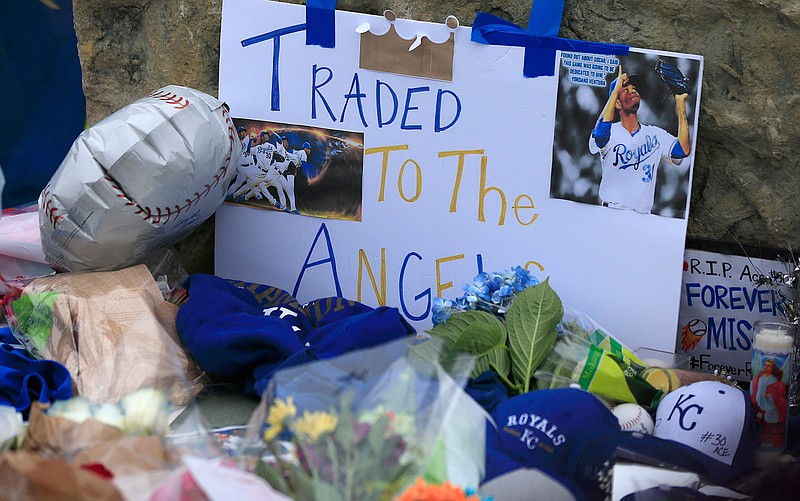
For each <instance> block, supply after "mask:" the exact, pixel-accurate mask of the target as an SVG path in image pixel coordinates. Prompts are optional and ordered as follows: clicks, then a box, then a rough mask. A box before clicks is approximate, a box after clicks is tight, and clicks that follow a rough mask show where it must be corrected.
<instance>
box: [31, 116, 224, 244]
mask: <svg viewBox="0 0 800 501" xmlns="http://www.w3.org/2000/svg"><path fill="white" fill-rule="evenodd" d="M186 103H187V104H188V103H189V101H188V100H187V101H186ZM221 108H222V115H223V116H224V117H225V123H226V124H227V125H228V155H227V156H226V157H225V159H224V160H223V161H222V165H220V167H219V169H218V170H217V173H216V174H214V177H213V179H214V180H213V181H211V182H210V183H208V184H205V185H203V189H202V190H200V191H199V192H198V191H196V192H195V193H194V195H193V196H191V197H190V198H187V199H186V200H184V202H185V204H184V205H180V204H175V205H173V206H167V207H156V208H151V207H148V206H142V205H140V204H137V203H136V202H134V201H133V200H131V198H130V197H129V196H128V194H127V193H125V190H123V189H122V186H120V184H119V183H118V182H117V181H116V180H115V179H114V178H113V177H111V176H109V175H108V174H106V175H105V176H104V178H105V180H106V181H108V183H109V185H110V186H111V187H112V188H113V189H114V190H115V191H116V192H117V197H118V198H121V199H123V200H124V201H125V205H126V206H128V207H135V208H136V211H135V212H134V214H141V216H142V219H144V220H145V221H147V222H149V223H152V224H167V223H168V222H169V221H170V220H171V219H177V218H178V217H179V216H180V214H181V212H183V211H185V210H188V209H190V208H191V207H192V205H194V204H196V203H198V202H199V201H200V199H202V198H203V197H205V196H206V195H208V194H209V193H210V192H211V189H212V188H215V187H216V186H217V185H218V184H219V182H220V180H221V179H222V178H223V177H224V176H225V175H226V174H227V173H228V164H229V163H230V160H231V155H232V154H233V142H234V137H236V132H235V130H234V126H233V121H232V120H231V117H230V115H229V114H228V109H227V108H226V107H225V106H222V107H221ZM49 187H50V186H49V185H48V186H47V188H46V190H45V193H44V198H45V204H44V211H45V213H46V214H47V217H48V218H49V219H50V222H51V223H52V224H53V229H55V227H56V225H57V224H58V222H59V221H61V220H62V219H64V216H62V215H60V214H58V208H57V207H56V206H55V203H54V202H53V199H52V196H51V193H50V190H49ZM162 219H163V221H162Z"/></svg>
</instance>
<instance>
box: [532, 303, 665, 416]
mask: <svg viewBox="0 0 800 501" xmlns="http://www.w3.org/2000/svg"><path fill="white" fill-rule="evenodd" d="M645 369H646V366H645V365H644V363H642V361H641V360H639V358H638V357H637V356H636V355H635V354H634V353H633V352H632V351H631V350H630V349H629V348H627V347H626V346H625V345H623V344H622V343H621V342H620V341H619V340H617V339H616V338H614V337H613V336H612V335H611V334H609V333H608V332H607V331H605V330H604V329H603V328H602V327H600V326H599V325H598V324H597V323H596V322H594V321H593V320H592V319H591V318H589V317H588V316H586V315H585V314H582V313H580V312H577V311H575V310H571V309H570V310H565V314H564V317H563V319H562V321H561V323H560V324H559V334H558V338H557V340H556V343H555V345H554V346H553V350H552V351H551V352H550V354H549V355H548V356H547V359H546V360H545V362H544V363H543V364H542V366H541V367H540V368H539V369H538V370H537V371H536V372H535V373H534V376H535V378H536V381H537V384H538V386H539V387H540V388H565V387H569V386H572V385H578V386H580V387H581V388H583V389H584V390H587V391H590V392H592V393H594V394H595V395H597V396H599V397H603V398H606V399H610V400H612V401H614V402H630V403H636V404H640V405H644V406H647V407H655V406H657V405H658V402H659V401H660V400H661V397H662V396H663V394H664V392H663V391H661V390H659V389H657V388H655V387H654V386H653V385H651V384H650V383H648V382H647V381H646V380H645V379H644V377H643V376H642V371H644V370H645Z"/></svg>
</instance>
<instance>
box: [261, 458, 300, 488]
mask: <svg viewBox="0 0 800 501" xmlns="http://www.w3.org/2000/svg"><path fill="white" fill-rule="evenodd" d="M253 473H255V474H256V475H258V476H259V477H261V478H263V479H264V480H266V481H267V482H269V485H271V486H272V487H274V488H275V489H276V490H278V491H280V492H282V493H284V494H291V492H290V491H289V486H288V485H287V484H286V479H284V478H283V475H281V471H280V466H278V465H274V466H273V465H270V464H267V463H266V462H265V461H263V460H259V461H258V462H257V463H256V469H255V471H254V472H253Z"/></svg>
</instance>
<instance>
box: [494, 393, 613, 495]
mask: <svg viewBox="0 0 800 501" xmlns="http://www.w3.org/2000/svg"><path fill="white" fill-rule="evenodd" d="M491 416H492V419H493V420H494V422H495V423H496V425H497V428H496V429H495V428H494V426H492V425H491V424H489V425H488V426H487V430H486V478H485V479H484V481H485V482H488V481H489V480H491V479H492V478H494V477H497V476H499V475H502V474H504V473H507V472H509V471H511V470H513V469H516V468H540V469H544V470H547V471H551V472H554V473H556V474H559V475H564V474H566V472H567V468H568V466H569V459H570V454H571V453H572V451H574V450H583V448H584V447H585V446H586V444H588V443H590V442H591V441H593V440H594V439H595V438H596V437H598V436H602V435H605V434H609V433H613V432H617V431H620V427H619V421H618V420H617V418H616V416H614V415H613V414H612V413H611V411H610V410H608V408H607V407H606V406H605V404H603V403H602V402H601V401H600V400H598V398H597V397H595V396H594V395H592V394H591V393H589V392H587V391H584V390H579V389H575V388H558V389H547V390H536V391H532V392H528V393H523V394H521V395H516V396H514V397H511V398H509V399H508V400H506V401H505V402H502V403H501V404H499V405H498V406H497V407H496V408H495V410H494V412H492V413H491ZM587 423H591V426H587Z"/></svg>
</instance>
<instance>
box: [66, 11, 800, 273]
mask: <svg viewBox="0 0 800 501" xmlns="http://www.w3.org/2000/svg"><path fill="white" fill-rule="evenodd" d="M540 1H541V0H540ZM291 3H299V4H302V3H305V2H303V1H293V2H291ZM221 7H222V2H221V0H81V1H78V0H75V2H74V11H75V26H76V31H77V34H78V46H79V47H78V49H79V54H80V58H81V65H82V68H83V78H84V91H85V94H86V98H87V113H88V117H89V123H94V122H96V121H98V120H100V119H102V118H103V117H105V116H107V115H109V114H111V113H113V112H114V111H116V110H117V109H119V108H121V107H122V106H124V105H125V104H127V103H129V102H131V101H134V100H136V99H138V98H140V97H141V96H143V95H145V94H147V93H148V92H150V91H152V90H154V89H156V88H158V87H161V86H164V85H168V84H179V85H185V86H189V87H194V88H196V89H199V90H202V91H204V92H207V93H209V94H212V95H217V89H218V86H217V83H218V74H217V69H218V63H219V31H220V13H221ZM337 7H338V8H339V9H341V10H351V11H358V12H365V13H369V14H381V13H382V12H383V11H384V10H385V9H389V8H391V9H392V10H394V11H395V13H397V15H398V16H399V17H401V18H411V19H417V20H423V21H434V22H443V21H444V19H445V18H446V17H447V15H449V14H453V15H455V16H456V17H458V19H459V20H460V21H461V23H462V25H470V24H471V23H472V20H473V19H474V17H475V13H476V12H479V11H482V12H488V13H491V14H494V15H497V16H500V17H503V18H505V19H508V20H510V21H512V22H514V23H516V24H519V25H521V26H526V25H527V22H528V14H529V11H530V0H528V1H525V2H520V1H512V0H458V1H447V0H444V1H433V0H395V1H391V2H390V1H386V0H340V1H339V2H338V3H337ZM799 24H800V1H796V0H703V1H689V0H661V1H653V0H595V1H593V2H586V1H581V0H566V1H565V8H564V17H563V19H562V25H561V29H560V33H559V35H560V36H562V37H565V38H575V39H581V40H588V41H598V42H613V43H621V44H626V45H630V46H633V47H645V48H652V49H658V50H668V51H675V52H685V53H692V54H701V55H703V56H704V57H705V68H704V75H703V89H702V99H701V104H700V107H701V110H700V111H701V113H700V122H699V124H700V125H699V130H698V144H697V152H696V161H695V171H694V180H693V188H692V203H691V213H690V218H689V236H692V237H699V238H709V239H714V240H723V241H728V242H731V241H738V242H741V243H743V244H750V245H758V246H769V247H778V248H784V249H786V248H795V247H798V242H800V196H798V194H797V193H795V191H796V190H798V189H799V188H800V170H799V169H800V166H798V163H800V157H798V156H796V154H795V151H794V150H793V147H794V145H797V144H798V143H800V141H798V139H799V138H798V136H800V128H798V122H800V115H799V114H800V108H798V106H797V104H798V101H800V93H798V89H797V85H798V82H800V75H798V73H800V64H798V63H800V51H798V50H796V48H795V44H796V40H797V39H798V38H800V25H799ZM212 232H213V222H210V223H209V224H206V225H205V226H204V227H203V228H202V229H201V230H200V231H198V232H197V233H196V234H195V235H193V236H192V237H191V238H190V239H189V240H188V241H187V242H186V243H185V244H184V246H183V247H184V249H183V250H184V251H189V250H193V251H194V252H195V253H197V255H195V256H194V257H193V258H191V259H193V261H192V263H191V264H189V266H188V267H189V268H192V269H191V270H190V271H204V272H211V265H210V262H211V257H210V256H211V254H210V253H211V250H210V249H211V248H212V243H211V242H212V238H211V234H212Z"/></svg>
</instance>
